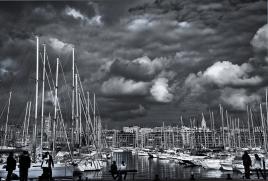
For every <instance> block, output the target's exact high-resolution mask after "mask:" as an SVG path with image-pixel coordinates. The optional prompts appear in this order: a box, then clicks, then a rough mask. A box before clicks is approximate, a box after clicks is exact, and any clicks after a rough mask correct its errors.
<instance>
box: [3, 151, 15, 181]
mask: <svg viewBox="0 0 268 181" xmlns="http://www.w3.org/2000/svg"><path fill="white" fill-rule="evenodd" d="M16 164H17V162H16V160H15V158H14V157H13V152H10V153H9V155H8V157H7V166H6V171H7V178H6V181H10V180H11V176H12V173H13V170H16Z"/></svg>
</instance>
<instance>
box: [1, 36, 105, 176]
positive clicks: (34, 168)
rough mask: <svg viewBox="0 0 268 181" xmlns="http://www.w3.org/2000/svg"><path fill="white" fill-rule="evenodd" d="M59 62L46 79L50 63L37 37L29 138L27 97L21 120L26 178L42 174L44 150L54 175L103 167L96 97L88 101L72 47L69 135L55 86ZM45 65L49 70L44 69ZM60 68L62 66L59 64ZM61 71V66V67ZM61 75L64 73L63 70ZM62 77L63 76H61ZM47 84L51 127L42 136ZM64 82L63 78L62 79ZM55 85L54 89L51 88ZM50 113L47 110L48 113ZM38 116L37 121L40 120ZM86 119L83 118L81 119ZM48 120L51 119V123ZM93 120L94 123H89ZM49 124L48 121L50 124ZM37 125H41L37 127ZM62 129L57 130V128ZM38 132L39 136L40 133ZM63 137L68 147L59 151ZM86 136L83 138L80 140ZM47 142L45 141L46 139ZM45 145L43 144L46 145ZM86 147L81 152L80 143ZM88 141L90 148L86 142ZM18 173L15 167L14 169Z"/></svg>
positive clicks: (2, 172)
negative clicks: (50, 158)
mask: <svg viewBox="0 0 268 181" xmlns="http://www.w3.org/2000/svg"><path fill="white" fill-rule="evenodd" d="M40 57H41V58H42V60H43V62H42V65H43V66H42V80H41V81H42V85H41V86H42V89H41V106H39V105H38V103H39V83H40V79H39V69H40V65H39V58H40ZM60 66H61V63H60V60H59V58H57V60H56V73H55V81H53V79H52V83H51V80H50V79H49V76H50V77H51V76H52V71H51V67H50V64H49V61H48V55H47V52H46V45H44V46H43V54H41V55H40V51H39V37H36V77H35V104H34V124H33V137H32V140H29V139H30V136H29V127H30V125H31V124H30V120H31V110H32V107H33V106H32V101H27V104H26V108H25V116H24V121H23V123H22V127H23V129H22V135H21V144H22V146H23V149H28V150H29V151H30V152H31V153H32V162H33V163H32V165H31V168H30V169H29V178H31V177H38V176H40V175H41V174H42V169H41V161H42V155H43V152H46V151H49V152H51V154H52V156H53V158H54V160H55V166H54V169H53V176H54V177H55V176H72V175H73V171H74V170H76V171H94V170H100V169H101V168H102V167H103V163H102V160H101V159H99V158H100V155H101V152H100V151H101V150H100V148H101V145H102V141H101V140H102V135H101V119H100V117H99V116H96V106H95V105H96V100H95V99H96V98H95V94H94V104H93V106H92V105H91V102H90V99H89V92H87V97H86V96H85V93H84V90H83V86H82V83H81V80H80V76H79V72H78V68H77V67H76V65H75V54H74V48H73V49H72V96H71V132H70V134H71V136H70V137H71V138H69V136H68V133H67V132H68V131H69V130H67V127H66V126H65V124H66V123H65V121H64V118H63V113H62V110H61V106H60V101H59V96H58V87H59V69H60ZM47 67H48V68H49V71H47ZM61 68H62V66H61ZM62 71H63V69H62ZM62 73H63V77H64V72H62ZM64 79H65V77H64ZM46 80H47V84H48V85H49V91H48V93H49V94H50V95H48V96H51V97H53V106H54V112H53V115H52V119H50V121H51V120H52V121H51V122H52V130H51V139H48V138H46V140H44V121H45V104H44V102H45V90H46V89H45V85H46ZM65 83H66V79H65ZM52 87H54V89H53V88H52ZM11 95H12V92H10V94H9V101H8V110H7V120H6V125H5V133H7V128H8V119H9V117H8V116H9V110H10V109H9V107H10V101H11ZM39 107H41V116H40V118H39V110H38V108H39ZM92 107H93V111H92V112H93V120H92V119H91V111H90V110H91V109H90V108H92ZM49 117H50V118H51V116H50V113H49ZM39 120H40V122H39ZM83 121H85V122H83ZM51 122H50V123H51ZM92 122H93V123H92ZM50 125H51V124H50ZM39 126H40V127H39ZM59 129H61V131H60V133H58V130H59ZM39 134H40V140H39V136H38V135H39ZM59 136H60V137H63V140H64V141H65V143H66V145H65V146H66V147H67V150H65V151H59V150H58V147H57V144H58V138H59ZM6 140H7V134H5V137H4V146H6V143H7V141H6ZM83 140H85V141H83ZM47 142H48V143H47ZM45 143H47V144H45ZM45 145H46V146H45ZM83 145H84V146H86V149H84V151H83V152H82V149H81V148H82V146H83ZM90 145H91V148H89V146H90ZM15 173H16V174H19V172H18V168H17V169H16V170H15ZM0 176H1V177H5V176H6V171H5V169H3V166H0Z"/></svg>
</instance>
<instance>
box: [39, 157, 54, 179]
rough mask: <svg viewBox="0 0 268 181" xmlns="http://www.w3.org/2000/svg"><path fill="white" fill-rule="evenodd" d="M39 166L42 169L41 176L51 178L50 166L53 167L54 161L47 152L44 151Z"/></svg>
mask: <svg viewBox="0 0 268 181" xmlns="http://www.w3.org/2000/svg"><path fill="white" fill-rule="evenodd" d="M41 167H42V169H43V174H42V178H46V179H49V180H52V167H54V162H53V159H52V156H51V155H50V154H49V152H46V153H45V155H44V156H43V161H42V164H41Z"/></svg>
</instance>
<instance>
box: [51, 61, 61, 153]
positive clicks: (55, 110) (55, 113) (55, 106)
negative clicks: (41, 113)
mask: <svg viewBox="0 0 268 181" xmlns="http://www.w3.org/2000/svg"><path fill="white" fill-rule="evenodd" d="M58 77H59V58H57V66H56V81H55V97H54V119H53V150H52V151H53V156H54V155H55V146H56V145H55V144H56V139H57V137H56V123H57V122H56V121H57V104H58Z"/></svg>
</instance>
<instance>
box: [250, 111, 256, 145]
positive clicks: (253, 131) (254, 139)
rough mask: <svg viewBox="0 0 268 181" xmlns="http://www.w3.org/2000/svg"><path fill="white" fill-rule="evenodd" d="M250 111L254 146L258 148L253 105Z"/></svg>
mask: <svg viewBox="0 0 268 181" xmlns="http://www.w3.org/2000/svg"><path fill="white" fill-rule="evenodd" d="M249 112H250V120H251V126H252V134H253V143H254V147H255V148H256V138H255V129H254V124H253V114H252V109H251V107H250V108H249Z"/></svg>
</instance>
